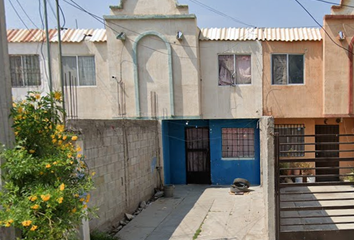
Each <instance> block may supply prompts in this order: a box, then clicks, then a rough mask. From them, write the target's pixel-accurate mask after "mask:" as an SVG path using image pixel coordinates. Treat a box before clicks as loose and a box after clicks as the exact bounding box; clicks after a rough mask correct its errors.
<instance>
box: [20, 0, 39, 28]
mask: <svg viewBox="0 0 354 240" xmlns="http://www.w3.org/2000/svg"><path fill="white" fill-rule="evenodd" d="M16 2H17V3H18V5H19V6H20V8H21V9H22V11H23V12H24V14H25V15H26V17H27V18H28V20H30V22H31V23H32V24H33V26H35V27H36V28H39V27H38V26H37V25H36V24H35V23H34V22H33V21H32V19H31V18H30V17H29V16H28V14H27V12H26V11H25V9H24V8H23V6H22V4H21V3H20V1H19V0H16Z"/></svg>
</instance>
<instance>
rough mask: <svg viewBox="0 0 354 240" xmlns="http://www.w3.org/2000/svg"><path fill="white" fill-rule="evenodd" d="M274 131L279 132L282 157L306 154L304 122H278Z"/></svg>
mask: <svg viewBox="0 0 354 240" xmlns="http://www.w3.org/2000/svg"><path fill="white" fill-rule="evenodd" d="M274 132H277V133H279V142H280V143H281V145H280V152H281V153H280V157H303V156H305V153H304V151H305V146H304V145H301V144H303V143H304V142H305V140H304V137H303V135H304V134H305V125H303V124H286V125H282V124H279V125H278V124H277V125H275V129H274Z"/></svg>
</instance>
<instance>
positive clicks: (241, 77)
mask: <svg viewBox="0 0 354 240" xmlns="http://www.w3.org/2000/svg"><path fill="white" fill-rule="evenodd" d="M235 84H251V56H250V55H219V86H227V85H235Z"/></svg>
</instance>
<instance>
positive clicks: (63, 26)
mask: <svg viewBox="0 0 354 240" xmlns="http://www.w3.org/2000/svg"><path fill="white" fill-rule="evenodd" d="M58 7H59V10H60V13H61V15H62V16H63V25H62V27H61V28H62V29H64V28H65V25H66V18H65V14H64V12H63V9H62V8H61V6H60V5H59V3H58Z"/></svg>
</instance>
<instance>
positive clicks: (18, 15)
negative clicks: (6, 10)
mask: <svg viewBox="0 0 354 240" xmlns="http://www.w3.org/2000/svg"><path fill="white" fill-rule="evenodd" d="M9 3H10V5H11V7H12V9H13V10H14V11H15V13H16V15H17V17H18V18H19V19H20V21H21V22H22V23H23V25H24V26H25V27H26V28H27V29H29V27H28V26H27V25H26V23H25V22H24V21H23V19H22V17H21V16H20V14H19V13H18V12H17V10H16V8H15V6H14V5H13V3H12V1H11V0H9Z"/></svg>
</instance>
